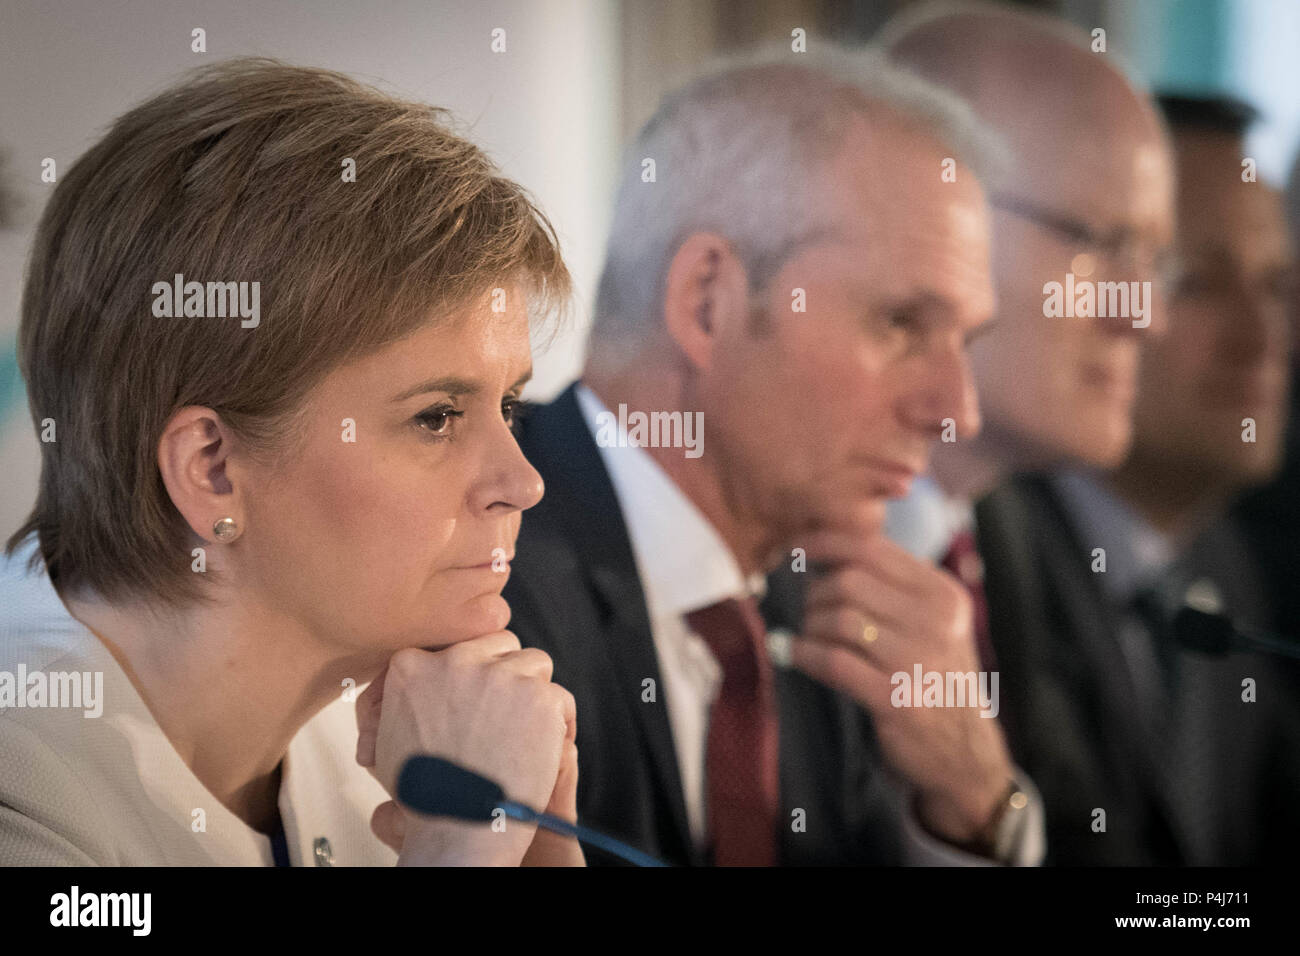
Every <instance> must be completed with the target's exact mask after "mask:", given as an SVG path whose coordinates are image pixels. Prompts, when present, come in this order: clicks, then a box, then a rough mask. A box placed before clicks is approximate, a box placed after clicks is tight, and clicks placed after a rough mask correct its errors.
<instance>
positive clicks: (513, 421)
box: [501, 398, 528, 428]
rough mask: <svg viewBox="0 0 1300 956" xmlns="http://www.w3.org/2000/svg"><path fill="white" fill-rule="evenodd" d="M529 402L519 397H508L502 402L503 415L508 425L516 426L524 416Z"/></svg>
mask: <svg viewBox="0 0 1300 956" xmlns="http://www.w3.org/2000/svg"><path fill="white" fill-rule="evenodd" d="M527 406H528V403H527V402H525V401H522V400H521V399H518V398H507V399H506V400H505V401H504V402H502V403H501V417H502V418H504V419H505V422H506V424H507V425H509V426H510V427H511V428H514V427H515V426H516V425H518V424H519V420H520V419H521V418H522V417H523V416H524V413H525V412H526V411H527V410H528V409H527Z"/></svg>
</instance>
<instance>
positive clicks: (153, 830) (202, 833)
mask: <svg viewBox="0 0 1300 956" xmlns="http://www.w3.org/2000/svg"><path fill="white" fill-rule="evenodd" d="M36 550H37V544H36V537H35V535H34V534H33V535H32V536H30V537H28V538H27V539H26V540H25V541H24V543H23V544H22V545H21V546H20V547H19V548H17V549H16V550H15V551H14V553H13V555H11V556H8V557H5V556H3V555H0V671H5V672H7V673H8V674H18V673H20V672H22V673H26V674H28V675H30V674H31V673H32V672H36V671H39V672H41V673H42V674H44V675H47V676H48V675H49V674H50V673H51V672H65V673H66V672H74V673H82V672H89V673H91V674H96V673H98V674H101V675H102V685H101V686H102V698H101V699H100V701H99V702H98V705H97V706H102V713H101V714H100V716H97V717H92V716H86V710H85V708H84V707H75V708H70V707H57V708H56V707H40V708H38V707H30V706H25V707H18V706H16V705H14V704H13V703H9V704H7V705H6V706H2V707H0V768H3V770H2V771H0V866H87V865H102V866H194V865H197V866H212V865H236V866H270V865H272V864H273V863H274V858H273V856H272V850H271V840H270V838H269V837H268V836H266V835H265V834H262V833H259V832H258V831H256V830H254V829H253V828H252V827H250V826H249V825H248V824H246V823H245V822H244V821H243V820H241V819H240V818H239V817H237V816H236V815H235V814H234V813H232V812H231V811H230V810H228V809H227V808H226V807H225V806H223V805H222V803H221V802H220V801H219V800H217V798H216V797H215V796H213V794H212V793H211V792H210V791H209V790H208V789H207V788H206V787H205V786H204V785H203V783H202V782H200V780H199V779H198V778H197V777H196V776H195V775H194V773H193V772H192V771H191V770H190V768H189V767H188V766H187V765H186V764H185V761H184V760H182V759H181V756H180V754H178V753H177V752H176V749H175V748H174V747H173V746H172V744H171V741H170V740H168V739H167V736H166V735H165V734H164V733H163V730H162V728H161V727H159V726H158V723H157V721H155V720H154V719H153V716H152V715H151V714H150V712H149V709H148V707H147V706H146V704H145V702H144V701H143V700H142V699H141V697H140V695H139V693H138V692H137V691H136V689H135V685H133V684H132V683H131V681H130V679H129V678H128V677H127V676H126V674H125V673H124V672H123V671H122V668H121V667H120V666H118V663H117V660H116V659H115V658H114V657H113V655H112V654H111V653H110V652H109V650H108V648H107V647H105V646H104V644H103V643H102V642H101V641H100V640H99V638H97V637H95V635H94V634H92V633H91V632H90V631H89V630H87V628H86V627H85V625H83V624H82V623H81V622H80V621H78V620H76V619H75V618H74V617H72V615H71V614H69V613H68V611H67V608H66V607H64V605H63V602H62V600H61V599H60V598H59V595H58V592H57V591H56V590H55V589H54V586H53V584H52V583H51V582H50V579H49V576H48V575H47V574H46V571H45V566H44V564H43V563H42V562H40V561H39V560H38V562H37V568H38V570H37V571H36V572H35V573H33V572H30V571H29V570H28V569H27V559H28V558H30V557H32V555H33V554H34V553H35V552H36ZM357 690H358V693H359V692H360V690H361V688H358V689H357ZM355 706H356V705H355V704H354V703H351V702H349V701H347V700H345V699H343V697H342V694H341V693H340V698H339V700H338V701H336V702H334V703H332V704H330V705H328V706H327V707H326V708H325V709H324V710H322V711H321V712H320V713H319V714H318V715H317V716H316V717H314V718H313V719H312V720H311V721H309V722H308V723H307V725H306V726H305V727H304V728H303V729H302V730H300V731H299V732H298V734H297V736H295V737H294V738H293V740H292V741H291V742H290V744H289V750H288V753H287V754H286V756H285V758H284V761H283V764H282V766H281V780H280V795H279V809H280V818H281V821H282V823H283V826H284V834H285V843H286V845H287V847H288V851H289V861H290V863H291V864H292V865H294V866H313V865H315V866H324V865H332V866H342V865H363V866H365V865H371V866H374V865H384V866H391V865H392V864H393V863H395V862H396V860H397V855H396V854H395V853H394V852H393V851H392V850H390V849H389V848H388V847H387V846H385V845H384V844H383V843H381V842H380V841H379V840H378V839H377V838H376V837H375V836H374V835H373V834H372V833H371V832H370V815H371V813H372V812H373V811H374V809H375V807H377V806H378V805H379V804H380V803H383V802H384V801H385V800H387V799H388V795H387V794H386V793H385V791H384V789H383V788H382V787H381V786H380V785H379V783H378V782H377V781H376V780H375V779H374V778H373V777H371V775H370V774H369V773H368V772H367V771H365V770H364V769H362V768H361V767H359V766H358V765H357V763H356V759H355V748H356V739H357V724H356V716H355ZM230 732H231V733H238V732H239V729H238V728H236V727H232V728H231V730H230Z"/></svg>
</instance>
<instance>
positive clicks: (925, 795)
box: [792, 529, 1012, 846]
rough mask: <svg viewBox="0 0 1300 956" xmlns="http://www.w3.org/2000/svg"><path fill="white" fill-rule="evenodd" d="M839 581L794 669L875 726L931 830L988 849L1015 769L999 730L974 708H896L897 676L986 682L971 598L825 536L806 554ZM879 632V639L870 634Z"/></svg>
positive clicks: (811, 592) (817, 602) (916, 566)
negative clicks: (962, 676) (979, 675)
mask: <svg viewBox="0 0 1300 956" xmlns="http://www.w3.org/2000/svg"><path fill="white" fill-rule="evenodd" d="M800 544H801V546H803V547H805V548H806V550H807V554H808V559H809V561H810V562H817V563H820V564H823V565H825V566H827V567H829V568H830V569H831V570H830V571H829V572H828V573H826V574H824V575H821V576H819V577H817V578H815V579H814V580H813V581H812V583H811V584H810V585H809V588H808V596H807V605H806V611H805V616H804V634H803V636H802V637H801V638H800V639H798V640H796V641H795V642H794V647H793V649H792V661H793V663H794V665H795V666H796V667H798V668H799V669H800V670H802V671H803V672H804V673H806V674H808V675H809V676H810V677H813V678H815V679H817V680H819V681H821V682H822V683H825V684H827V685H829V686H831V687H834V688H836V689H838V690H840V691H842V692H844V693H846V694H848V695H850V696H851V697H853V698H854V699H855V700H856V701H857V702H858V703H859V704H860V705H861V706H862V707H863V708H865V709H866V710H867V711H868V713H870V714H871V717H872V721H873V723H874V725H875V728H876V732H877V735H878V737H879V740H880V744H881V748H882V750H883V752H884V756H885V759H886V761H887V762H888V763H889V764H890V765H891V766H892V767H893V769H894V770H895V771H896V772H898V773H899V774H901V775H902V776H903V777H904V778H905V779H906V780H907V781H908V782H909V783H910V784H911V785H912V787H913V788H914V790H915V793H916V801H917V802H916V809H917V814H918V816H919V818H920V822H921V824H922V825H923V826H924V827H925V828H926V829H927V830H929V831H930V832H931V833H933V834H934V835H936V836H938V837H940V838H941V839H944V840H947V841H948V842H950V843H954V844H957V845H959V846H968V845H973V844H979V843H982V842H984V841H985V840H986V839H987V838H988V836H989V834H988V833H987V832H986V831H987V829H988V824H989V821H990V819H992V818H993V817H994V815H995V813H996V811H997V808H998V806H999V803H1000V801H1001V800H1002V799H1003V798H1004V797H1005V795H1006V791H1007V785H1008V782H1009V781H1010V780H1011V779H1012V764H1011V758H1010V754H1009V753H1008V751H1007V745H1006V741H1005V738H1004V737H1003V734H1002V729H1001V727H1000V726H999V725H998V722H997V721H996V720H994V719H992V718H988V717H981V716H980V715H979V711H980V708H979V707H978V706H975V707H970V706H966V707H895V706H893V704H892V703H891V701H890V695H891V693H892V692H893V689H894V688H893V685H892V684H891V682H890V679H891V677H892V675H893V674H895V673H897V672H899V671H904V672H906V673H907V674H908V675H909V676H910V675H911V674H912V673H913V668H914V666H915V665H916V664H920V665H921V670H922V671H923V672H925V671H938V672H940V673H947V672H963V673H964V672H978V671H979V659H978V655H977V654H976V651H975V637H974V624H973V616H972V603H971V600H970V596H969V595H968V594H967V593H966V590H965V588H963V587H962V585H961V583H960V582H958V581H957V580H956V579H955V578H953V577H951V576H950V575H948V574H946V573H945V572H944V571H942V570H941V569H939V568H936V567H934V566H933V565H931V564H929V563H927V562H925V561H921V560H919V559H917V558H915V557H913V556H912V555H911V554H909V553H908V552H907V551H905V550H904V549H903V548H901V547H899V546H898V545H897V544H895V543H893V542H892V541H889V540H888V539H887V538H885V537H884V535H882V534H880V533H878V532H877V533H875V534H870V535H865V534H863V533H861V532H856V531H850V530H846V529H822V530H818V531H817V532H815V533H814V534H812V535H811V536H810V537H809V538H808V539H806V540H805V541H803V542H800ZM870 628H873V629H874V630H872V629H870Z"/></svg>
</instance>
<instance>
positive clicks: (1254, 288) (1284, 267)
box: [1134, 132, 1293, 485]
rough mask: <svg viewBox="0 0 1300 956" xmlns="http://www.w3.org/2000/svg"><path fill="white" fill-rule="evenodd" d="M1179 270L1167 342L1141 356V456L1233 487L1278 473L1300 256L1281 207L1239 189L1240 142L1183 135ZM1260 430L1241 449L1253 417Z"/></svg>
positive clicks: (1258, 189)
mask: <svg viewBox="0 0 1300 956" xmlns="http://www.w3.org/2000/svg"><path fill="white" fill-rule="evenodd" d="M1175 143H1176V153H1177V159H1178V176H1179V183H1178V234H1177V238H1176V250H1177V254H1178V255H1177V261H1178V264H1179V268H1178V270H1177V272H1176V279H1175V282H1174V284H1173V286H1172V288H1171V290H1170V300H1169V334H1168V335H1167V336H1166V337H1165V338H1164V339H1163V340H1161V341H1158V342H1153V343H1151V345H1150V346H1149V347H1148V349H1147V351H1146V352H1145V353H1144V355H1143V369H1142V381H1141V388H1140V390H1139V398H1138V403H1137V411H1136V416H1135V425H1136V432H1137V435H1136V439H1135V441H1136V445H1135V449H1134V450H1135V452H1136V453H1138V454H1140V455H1141V456H1142V457H1144V458H1150V457H1153V456H1154V457H1159V458H1160V459H1161V460H1163V461H1166V462H1172V463H1177V464H1178V465H1179V466H1180V467H1182V468H1185V469H1187V470H1188V471H1189V472H1191V473H1193V474H1203V475H1205V476H1206V477H1207V478H1209V479H1211V480H1223V481H1226V482H1228V483H1229V484H1231V485H1241V484H1249V483H1252V482H1258V481H1261V480H1263V479H1266V478H1267V477H1268V476H1269V475H1270V474H1271V473H1272V472H1273V470H1274V469H1275V468H1276V466H1277V464H1278V461H1279V456H1280V454H1281V448H1282V441H1281V440H1282V436H1283V431H1284V429H1285V425H1286V421H1285V415H1286V389H1287V377H1288V369H1289V363H1288V360H1287V346H1288V342H1287V338H1288V328H1287V306H1288V302H1287V296H1288V291H1289V284H1290V281H1291V275H1292V269H1293V260H1292V250H1291V248H1290V245H1289V242H1288V237H1287V231H1286V224H1285V221H1284V219H1283V212H1282V202H1281V197H1280V196H1279V195H1278V193H1277V192H1276V191H1275V190H1273V189H1271V188H1270V187H1268V186H1266V185H1264V184H1263V183H1258V182H1255V183H1244V182H1242V181H1241V157H1242V147H1241V143H1240V140H1238V139H1237V138H1236V137H1233V136H1229V135H1226V134H1221V133H1213V132H1187V133H1180V134H1179V135H1178V136H1177V138H1176V140H1175ZM1248 418H1249V419H1253V420H1254V422H1255V428H1254V441H1253V442H1252V441H1243V438H1242V435H1243V432H1244V431H1245V427H1246V426H1243V419H1248Z"/></svg>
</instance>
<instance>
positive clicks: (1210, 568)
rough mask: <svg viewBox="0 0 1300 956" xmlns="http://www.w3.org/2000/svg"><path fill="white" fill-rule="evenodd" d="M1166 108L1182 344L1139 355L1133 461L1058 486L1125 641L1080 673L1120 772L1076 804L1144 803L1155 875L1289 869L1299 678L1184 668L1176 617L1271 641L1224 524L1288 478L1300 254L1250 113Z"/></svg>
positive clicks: (1243, 556)
mask: <svg viewBox="0 0 1300 956" xmlns="http://www.w3.org/2000/svg"><path fill="white" fill-rule="evenodd" d="M1160 102H1161V105H1162V107H1163V108H1164V111H1165V114H1166V116H1167V118H1168V120H1169V122H1170V126H1171V128H1172V130H1173V134H1174V144H1175V154H1176V157H1177V170H1178V221H1179V225H1178V234H1177V241H1176V251H1177V253H1178V268H1177V270H1175V272H1174V273H1173V276H1172V282H1171V285H1170V290H1169V291H1170V296H1169V328H1170V334H1169V335H1168V336H1166V337H1164V338H1163V339H1161V340H1159V341H1153V342H1152V343H1150V345H1149V346H1148V348H1147V350H1146V352H1145V354H1144V356H1143V368H1142V372H1141V375H1140V381H1139V388H1138V399H1137V403H1136V407H1135V414H1134V441H1133V447H1132V450H1131V451H1130V453H1129V456H1128V458H1127V460H1126V461H1125V462H1124V464H1123V465H1122V466H1121V467H1120V468H1119V469H1117V470H1116V471H1114V472H1112V473H1110V474H1104V473H1098V472H1096V471H1094V470H1091V469H1081V468H1069V469H1064V470H1063V471H1062V472H1061V473H1059V474H1056V475H1053V476H1052V477H1051V478H1049V479H1048V483H1049V486H1050V488H1051V489H1052V490H1053V491H1054V492H1055V494H1056V496H1057V498H1058V499H1059V501H1060V502H1061V504H1062V505H1063V507H1064V513H1065V517H1066V519H1067V521H1068V528H1063V529H1062V530H1061V537H1062V538H1066V539H1068V538H1072V539H1073V540H1074V541H1075V544H1076V547H1077V548H1078V549H1092V548H1100V549H1103V550H1104V551H1105V553H1106V560H1107V568H1106V573H1105V574H1104V575H1102V574H1097V575H1089V577H1090V578H1092V579H1093V581H1089V583H1094V582H1095V583H1096V584H1097V585H1098V586H1099V590H1098V591H1097V592H1096V593H1095V595H1094V596H1095V597H1097V598H1098V599H1099V600H1098V601H1097V602H1096V605H1095V606H1097V607H1100V608H1101V609H1102V610H1103V612H1104V614H1105V615H1106V616H1107V617H1108V618H1109V619H1110V629H1111V631H1112V633H1113V635H1114V637H1115V638H1116V643H1115V644H1114V645H1113V646H1112V647H1111V648H1110V650H1109V652H1108V653H1105V654H1103V655H1101V656H1098V657H1097V658H1095V659H1091V660H1088V661H1087V666H1086V672H1084V673H1079V671H1081V670H1084V668H1083V667H1081V664H1082V662H1081V661H1080V660H1079V659H1078V658H1077V657H1076V658H1075V659H1074V660H1072V661H1070V662H1069V666H1070V667H1071V668H1073V669H1074V675H1073V678H1072V681H1071V684H1070V687H1071V692H1072V694H1073V695H1074V696H1075V698H1076V699H1077V700H1079V701H1080V702H1081V701H1082V700H1083V699H1085V698H1086V697H1087V696H1088V695H1089V694H1096V695H1097V697H1098V699H1099V700H1100V701H1102V702H1104V703H1103V704H1102V705H1101V706H1097V707H1096V709H1095V712H1094V714H1093V715H1092V719H1093V720H1094V721H1095V724H1094V727H1095V734H1096V736H1098V737H1109V738H1111V740H1110V754H1109V759H1110V760H1112V761H1114V762H1112V763H1109V764H1108V765H1107V766H1106V769H1105V773H1104V774H1102V773H1099V774H1097V776H1096V777H1095V778H1090V779H1086V780H1084V781H1083V783H1082V785H1081V786H1077V787H1076V789H1075V791H1074V792H1073V793H1071V794H1070V795H1069V796H1070V799H1072V800H1073V801H1074V802H1075V806H1074V810H1073V812H1074V815H1075V816H1078V815H1080V814H1082V813H1084V812H1088V808H1087V807H1086V806H1085V805H1084V804H1086V803H1088V802H1093V803H1095V804H1097V805H1100V806H1103V807H1105V806H1110V807H1112V808H1120V807H1125V806H1126V805H1125V804H1122V803H1120V802H1119V799H1120V798H1119V796H1118V794H1119V793H1120V788H1119V787H1117V786H1115V785H1114V784H1113V783H1111V782H1110V781H1108V780H1107V779H1106V777H1107V776H1112V777H1117V776H1122V778H1123V779H1124V781H1125V789H1126V790H1132V789H1134V788H1135V784H1137V785H1140V786H1142V787H1144V788H1146V792H1147V793H1148V795H1149V803H1148V805H1147V808H1146V809H1147V812H1148V814H1149V816H1150V823H1149V826H1148V828H1147V830H1146V831H1145V834H1146V837H1145V846H1144V847H1143V846H1142V845H1141V844H1139V846H1138V847H1135V848H1129V849H1130V851H1131V850H1132V849H1145V851H1146V852H1147V854H1148V855H1149V862H1153V863H1187V864H1195V865H1245V864H1256V863H1264V862H1274V861H1275V862H1284V861H1287V860H1288V859H1289V858H1290V856H1291V855H1292V853H1293V851H1294V848H1295V847H1296V846H1300V813H1298V812H1297V809H1296V806H1295V795H1296V794H1300V759H1298V758H1300V709H1298V708H1297V702H1296V701H1295V700H1294V699H1293V691H1292V687H1293V686H1294V680H1295V676H1296V670H1295V667H1294V665H1288V664H1287V662H1285V661H1284V660H1277V659H1270V658H1265V657H1261V656H1260V655H1258V654H1255V653H1249V652H1244V651H1235V652H1232V653H1229V654H1226V655H1215V656H1207V655H1205V654H1203V653H1197V652H1192V651H1189V650H1187V649H1186V646H1185V644H1184V642H1183V641H1181V640H1180V639H1179V627H1178V626H1176V625H1175V617H1174V615H1175V613H1176V612H1177V611H1178V610H1179V609H1180V608H1181V607H1182V605H1183V604H1184V603H1186V604H1191V605H1192V606H1194V607H1196V608H1197V609H1200V610H1210V611H1213V612H1214V613H1217V614H1221V615H1224V616H1226V617H1228V618H1230V619H1232V620H1233V621H1234V622H1235V623H1236V625H1237V626H1238V627H1239V628H1245V629H1249V630H1255V631H1258V630H1261V629H1269V628H1271V627H1272V620H1271V609H1270V607H1269V605H1270V601H1269V596H1268V594H1267V590H1266V588H1265V584H1264V577H1263V574H1262V572H1261V570H1260V568H1259V565H1258V562H1257V560H1256V557H1255V555H1254V554H1253V553H1252V551H1251V549H1250V547H1249V545H1248V542H1247V540H1246V539H1245V537H1244V536H1243V533H1242V530H1241V528H1240V527H1239V526H1238V524H1237V523H1236V522H1235V521H1234V520H1232V519H1230V518H1229V517H1228V515H1227V511H1228V507H1229V505H1230V504H1231V502H1232V500H1233V498H1234V497H1235V496H1236V495H1237V494H1238V493H1240V492H1241V491H1242V490H1244V489H1246V488H1249V487H1251V486H1253V485H1258V484H1260V483H1262V482H1264V481H1266V480H1267V479H1268V478H1269V477H1271V476H1272V475H1273V474H1275V473H1276V472H1277V469H1278V466H1279V464H1280V461H1281V454H1282V440H1283V436H1284V434H1285V430H1286V417H1287V416H1286V395H1287V380H1288V374H1289V361H1288V355H1287V344H1288V343H1287V340H1288V337H1289V336H1288V332H1289V329H1288V315H1287V311H1288V305H1289V301H1288V299H1289V290H1290V282H1291V275H1292V270H1293V264H1294V255H1293V251H1292V247H1291V243H1290V241H1289V237H1288V235H1287V229H1286V223H1285V221H1284V218H1283V214H1282V202H1281V196H1280V194H1279V193H1278V191H1277V190H1276V189H1274V188H1272V187H1271V186H1268V185H1266V184H1265V183H1262V182H1256V181H1253V180H1251V179H1249V178H1247V179H1246V180H1243V177H1242V157H1243V156H1244V155H1245V144H1244V141H1243V137H1244V134H1245V131H1246V127H1247V125H1248V123H1249V122H1250V121H1251V119H1252V118H1253V115H1254V111H1253V110H1252V109H1250V108H1249V107H1248V106H1247V105H1245V104H1242V103H1238V102H1235V101H1233V100H1231V99H1226V98H1191V97H1184V96H1170V97H1162V98H1161V100H1160ZM1182 632H1183V633H1184V634H1185V633H1187V629H1186V627H1183V628H1182ZM1061 650H1062V652H1064V649H1063V648H1062V649H1061ZM1116 650H1118V651H1119V653H1118V654H1116V653H1115V651H1116ZM1037 660H1038V661H1039V662H1040V663H1041V664H1042V665H1043V667H1042V670H1043V671H1046V672H1048V673H1045V674H1044V675H1043V676H1044V677H1049V678H1050V677H1051V676H1056V677H1063V669H1062V667H1061V666H1060V665H1062V664H1063V663H1064V661H1062V660H1057V661H1056V662H1055V666H1054V665H1052V664H1050V663H1048V662H1049V661H1050V658H1049V657H1048V656H1047V655H1040V656H1039V657H1038V658H1037ZM1103 685H1104V687H1103ZM1121 746H1122V748H1123V749H1122V750H1121ZM1071 769H1072V770H1077V767H1075V768H1071ZM1085 797H1086V799H1085ZM1137 809H1138V807H1137V806H1130V807H1128V808H1127V812H1134V811H1136V810H1137ZM1113 817H1114V812H1113V810H1112V812H1111V818H1112V819H1113ZM1162 830H1167V833H1162V832H1161V831H1162ZM1077 833H1078V834H1079V837H1078V838H1077V839H1076V840H1075V841H1073V843H1067V844H1065V846H1064V847H1063V848H1062V852H1064V851H1065V850H1066V849H1070V852H1071V854H1072V855H1073V854H1077V856H1076V857H1075V858H1074V859H1071V862H1075V861H1082V862H1094V861H1108V860H1110V859H1111V858H1112V857H1111V856H1110V854H1109V853H1107V854H1106V855H1104V856H1101V857H1100V860H1098V855H1099V853H1100V851H1101V850H1102V848H1103V847H1104V846H1105V841H1103V840H1100V839H1098V838H1097V835H1092V834H1088V833H1087V831H1083V830H1081V829H1080V830H1078V831H1077ZM1162 836H1163V837H1165V838H1166V840H1165V841H1164V842H1162V841H1161V840H1160V839H1159V838H1160V837H1162ZM1110 852H1115V851H1113V850H1112V851H1110ZM1143 862H1146V861H1143Z"/></svg>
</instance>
